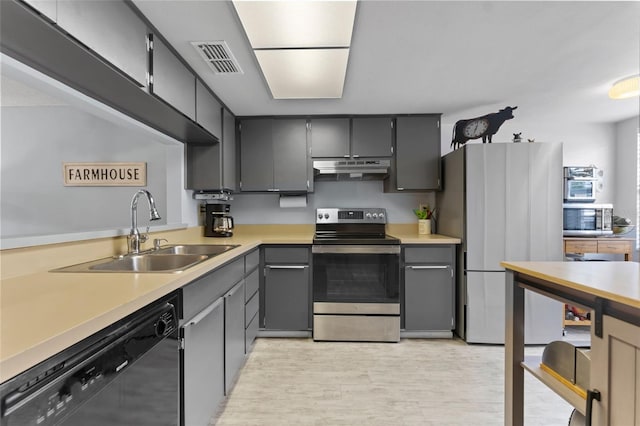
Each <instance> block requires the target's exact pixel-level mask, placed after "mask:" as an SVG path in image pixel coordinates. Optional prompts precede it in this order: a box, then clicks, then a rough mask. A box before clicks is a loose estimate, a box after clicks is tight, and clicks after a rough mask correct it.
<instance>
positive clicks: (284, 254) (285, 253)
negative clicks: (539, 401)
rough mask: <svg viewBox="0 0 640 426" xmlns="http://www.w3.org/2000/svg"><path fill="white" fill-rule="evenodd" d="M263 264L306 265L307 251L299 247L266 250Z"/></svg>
mask: <svg viewBox="0 0 640 426" xmlns="http://www.w3.org/2000/svg"><path fill="white" fill-rule="evenodd" d="M264 261H265V263H308V262H309V250H308V249H306V248H300V247H287V248H266V249H264Z"/></svg>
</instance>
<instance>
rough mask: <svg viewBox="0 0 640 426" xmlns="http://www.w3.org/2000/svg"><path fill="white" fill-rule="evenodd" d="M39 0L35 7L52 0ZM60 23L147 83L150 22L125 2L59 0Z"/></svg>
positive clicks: (127, 72) (58, 16)
mask: <svg viewBox="0 0 640 426" xmlns="http://www.w3.org/2000/svg"><path fill="white" fill-rule="evenodd" d="M37 3H38V6H36V7H40V6H43V7H44V6H45V3H52V2H46V1H38V2H37ZM34 6H35V2H34ZM55 6H56V5H55V4H54V5H53V7H54V8H55ZM46 8H47V9H46V10H47V11H48V10H49V9H50V8H51V6H49V5H47V6H46ZM45 14H46V15H47V16H48V12H45ZM57 23H58V25H59V26H60V27H61V28H63V29H64V30H65V31H67V32H68V33H69V34H71V35H72V36H73V37H75V38H76V39H78V40H80V41H81V42H82V43H83V44H85V45H86V46H87V47H89V48H90V49H92V50H93V51H94V52H96V53H98V54H99V55H100V56H102V57H103V58H105V59H106V60H107V61H109V62H110V63H111V64H113V65H115V66H116V67H117V68H119V69H120V70H122V71H123V72H124V73H125V74H127V75H128V76H129V77H131V78H132V79H133V80H135V81H136V82H137V83H138V85H139V86H141V87H142V86H146V75H147V42H146V37H147V26H146V24H145V23H144V22H143V21H142V20H141V19H140V18H139V17H138V16H137V15H136V14H135V13H134V11H133V10H131V8H130V7H129V6H127V5H126V3H125V2H120V1H86V0H58V2H57Z"/></svg>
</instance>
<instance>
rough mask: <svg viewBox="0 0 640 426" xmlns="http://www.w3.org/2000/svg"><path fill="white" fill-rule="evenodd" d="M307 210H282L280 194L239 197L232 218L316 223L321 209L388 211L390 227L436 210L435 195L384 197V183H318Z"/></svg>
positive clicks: (278, 222) (250, 222) (236, 197)
mask: <svg viewBox="0 0 640 426" xmlns="http://www.w3.org/2000/svg"><path fill="white" fill-rule="evenodd" d="M314 186H315V192H314V193H311V194H308V197H307V206H306V207H297V208H280V206H279V196H278V195H277V194H235V195H234V200H233V201H232V202H231V215H232V216H233V218H234V220H235V222H236V223H243V224H255V223H269V224H285V223H295V224H301V223H309V224H312V223H315V209H316V208H319V207H384V208H386V209H387V216H388V221H389V222H390V223H415V222H416V217H415V215H414V214H413V209H415V208H417V207H418V205H419V204H426V203H430V205H431V206H434V203H435V197H434V195H433V193H388V194H386V193H383V192H382V181H339V182H315V184H314Z"/></svg>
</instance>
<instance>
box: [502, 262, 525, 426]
mask: <svg viewBox="0 0 640 426" xmlns="http://www.w3.org/2000/svg"><path fill="white" fill-rule="evenodd" d="M506 286H507V288H506V313H505V319H506V335H505V341H504V343H505V344H504V349H505V354H504V361H505V371H504V380H505V384H504V424H505V425H507V426H521V425H522V424H523V423H524V370H523V368H522V366H521V365H520V363H521V362H522V361H524V289H523V288H522V287H520V286H519V285H518V284H517V283H516V282H515V281H514V273H513V271H509V270H507V271H506Z"/></svg>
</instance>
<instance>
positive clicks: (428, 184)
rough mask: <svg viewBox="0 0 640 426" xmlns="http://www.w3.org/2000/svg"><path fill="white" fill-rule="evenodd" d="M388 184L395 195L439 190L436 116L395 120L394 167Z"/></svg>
mask: <svg viewBox="0 0 640 426" xmlns="http://www.w3.org/2000/svg"><path fill="white" fill-rule="evenodd" d="M388 183H391V184H392V185H393V188H391V189H392V190H396V191H424V190H437V189H440V187H441V185H440V116H439V115H419V116H406V117H397V118H396V149H395V164H394V166H393V167H392V171H391V179H389V182H388ZM388 189H389V188H387V187H385V190H388Z"/></svg>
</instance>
